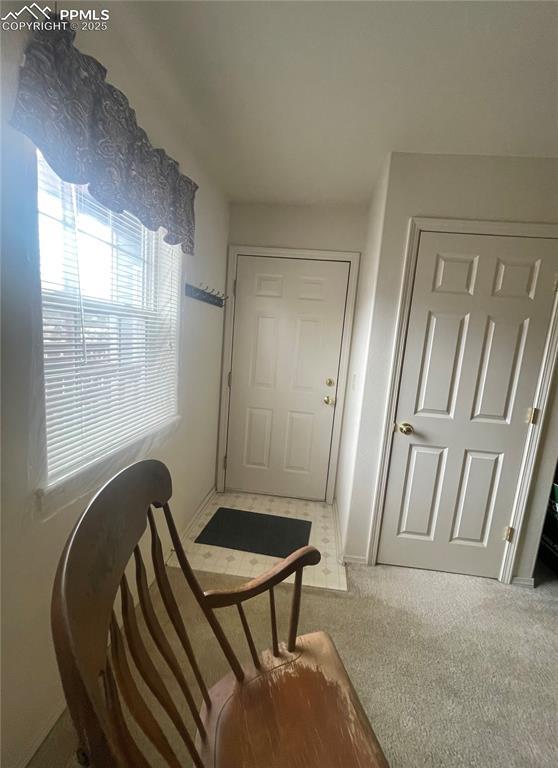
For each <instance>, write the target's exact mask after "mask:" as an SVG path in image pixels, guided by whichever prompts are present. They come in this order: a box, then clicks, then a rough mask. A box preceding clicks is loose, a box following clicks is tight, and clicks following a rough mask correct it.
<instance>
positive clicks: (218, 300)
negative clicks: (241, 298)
mask: <svg viewBox="0 0 558 768" xmlns="http://www.w3.org/2000/svg"><path fill="white" fill-rule="evenodd" d="M185 294H186V296H189V297H190V298H191V299H196V300H197V301H203V302H205V303H206V304H211V305H213V306H214V307H223V306H224V305H225V301H226V300H227V296H225V294H224V293H221V291H218V290H216V289H215V288H210V287H209V286H208V285H203V286H202V284H201V283H200V284H199V285H192V284H191V283H186V289H185Z"/></svg>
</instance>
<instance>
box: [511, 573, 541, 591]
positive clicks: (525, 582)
mask: <svg viewBox="0 0 558 768" xmlns="http://www.w3.org/2000/svg"><path fill="white" fill-rule="evenodd" d="M511 583H512V584H513V585H514V586H516V587H523V589H534V588H535V579H534V578H533V576H514V577H513V578H512V580H511Z"/></svg>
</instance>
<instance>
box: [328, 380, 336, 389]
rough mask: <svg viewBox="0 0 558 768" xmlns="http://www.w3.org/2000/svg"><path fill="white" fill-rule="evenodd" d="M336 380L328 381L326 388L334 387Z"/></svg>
mask: <svg viewBox="0 0 558 768" xmlns="http://www.w3.org/2000/svg"><path fill="white" fill-rule="evenodd" d="M334 386H335V379H326V387H334Z"/></svg>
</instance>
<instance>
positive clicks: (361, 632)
mask: <svg viewBox="0 0 558 768" xmlns="http://www.w3.org/2000/svg"><path fill="white" fill-rule="evenodd" d="M169 573H170V576H171V579H172V582H173V585H176V589H177V592H178V595H179V599H180V602H181V604H182V606H183V607H184V609H185V611H186V615H189V616H191V617H192V622H191V623H189V630H190V633H191V637H192V641H193V643H194V645H195V647H196V649H197V650H198V649H201V653H200V661H201V665H202V668H203V669H204V671H205V672H206V674H207V677H208V678H209V679H210V680H211V681H214V680H216V679H218V678H219V677H220V676H221V675H222V674H223V673H224V672H225V671H226V664H225V662H224V661H223V659H222V654H221V653H220V651H219V649H218V648H217V649H216V647H215V644H214V643H213V641H212V640H211V638H210V634H209V631H208V628H207V627H206V626H204V624H203V623H202V622H201V621H199V618H200V617H199V613H198V609H197V607H196V606H193V605H192V601H191V598H190V596H189V594H188V592H187V590H186V588H185V587H184V585H183V579H182V574H181V573H180V571H178V570H177V569H174V568H171V569H169ZM199 578H200V581H201V582H202V585H203V586H204V587H205V588H210V587H215V586H222V587H225V586H227V585H232V584H236V583H238V582H239V579H237V578H232V577H225V576H216V575H212V574H207V573H200V574H199ZM349 582H350V584H349V590H350V591H349V592H348V593H339V592H337V593H335V592H327V591H324V590H316V589H311V588H307V589H306V591H305V592H304V595H303V605H302V617H301V631H303V632H304V631H311V630H315V629H325V630H327V631H328V632H329V633H330V635H331V636H332V637H333V639H334V641H335V643H336V645H337V647H338V649H339V651H340V654H341V656H342V658H343V659H344V661H345V665H346V667H347V669H348V671H349V673H350V676H351V678H352V680H353V683H354V685H355V688H356V690H357V692H358V694H359V695H360V697H361V701H362V703H363V705H364V708H365V710H366V712H367V713H368V716H369V718H370V720H371V722H372V725H373V727H374V730H375V731H376V734H377V736H378V738H379V740H380V743H381V744H382V746H383V748H384V751H385V753H386V756H387V758H388V760H389V762H390V765H391V767H392V768H427V767H428V768H465V767H467V768H477V766H478V768H481V767H482V768H500V767H501V768H555V767H556V765H558V757H557V755H558V726H557V712H558V581H548V582H547V583H544V584H543V585H541V586H540V587H538V588H537V589H536V590H526V589H521V588H518V587H504V586H502V585H500V584H498V583H496V582H493V581H490V580H486V579H476V578H470V577H464V576H456V575H450V574H443V573H436V572H428V571H419V570H412V569H405V568H394V567H387V566H379V567H377V568H373V569H370V568H366V567H354V566H353V567H350V568H349ZM290 594H291V588H290V587H289V586H288V585H286V586H283V587H281V588H279V589H278V609H279V611H280V615H281V616H282V618H283V619H284V621H283V624H282V626H283V628H286V623H287V616H288V605H289V599H290ZM247 614H248V617H249V620H250V623H251V626H252V627H253V629H254V635H255V638H256V641H257V644H259V647H264V646H268V645H269V643H270V639H269V616H268V608H267V600H262V599H261V598H256V599H255V600H253V601H252V604H250V605H249V607H248V609H247ZM220 617H221V618H222V621H223V625H224V626H225V628H226V631H227V633H228V634H229V635H230V636H231V637H232V640H233V645H234V646H235V648H238V649H239V652H241V653H242V654H243V656H244V657H246V656H247V651H246V649H245V647H244V645H243V636H242V634H241V632H242V631H241V628H240V625H239V621H238V616H237V615H236V612H233V611H232V610H225V611H222V612H220ZM72 749H73V744H72V739H71V736H70V729H69V728H68V720H67V716H64V717H63V718H61V721H59V723H58V725H57V726H56V727H55V729H54V731H53V733H52V734H51V737H49V739H48V740H47V742H46V743H45V744H44V745H43V747H42V748H41V750H40V751H39V753H38V754H37V755H36V757H35V758H34V760H33V761H32V763H31V766H30V768H58V766H60V767H62V766H65V765H67V764H68V757H69V754H70V752H71V750H72ZM157 768H159V766H158V765H157ZM239 768H240V766H239ZM262 768H264V767H263V766H262ZM286 768H287V767H286ZM347 768H350V766H347Z"/></svg>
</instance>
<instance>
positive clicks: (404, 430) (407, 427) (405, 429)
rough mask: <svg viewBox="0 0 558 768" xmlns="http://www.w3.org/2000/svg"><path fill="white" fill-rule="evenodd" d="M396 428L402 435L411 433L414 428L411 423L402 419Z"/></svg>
mask: <svg viewBox="0 0 558 768" xmlns="http://www.w3.org/2000/svg"><path fill="white" fill-rule="evenodd" d="M398 429H399V431H400V432H401V434H402V435H412V434H413V432H414V431H415V428H414V427H413V425H412V424H409V423H408V422H407V421H403V422H402V423H401V424H400V425H399V427H398Z"/></svg>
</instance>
